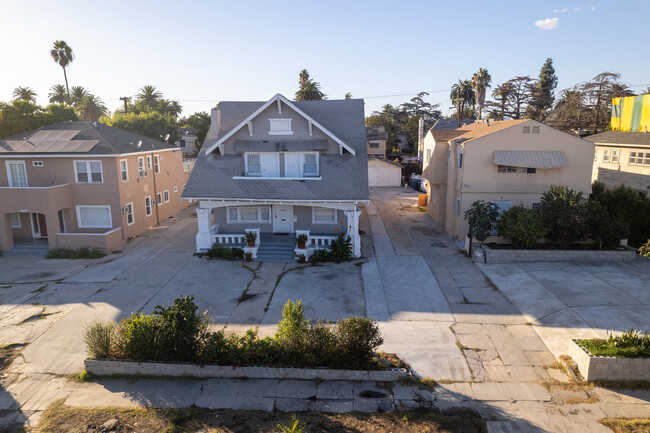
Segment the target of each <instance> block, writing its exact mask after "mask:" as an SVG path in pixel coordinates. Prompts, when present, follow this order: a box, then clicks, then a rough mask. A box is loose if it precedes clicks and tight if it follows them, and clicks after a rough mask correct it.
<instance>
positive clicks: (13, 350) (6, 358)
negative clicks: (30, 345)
mask: <svg viewBox="0 0 650 433" xmlns="http://www.w3.org/2000/svg"><path fill="white" fill-rule="evenodd" d="M25 346H27V344H25V343H14V344H8V345H6V346H3V347H0V373H2V372H4V371H5V369H6V368H8V367H9V366H10V365H11V363H12V362H14V359H16V358H17V357H18V356H19V355H20V349H22V348H23V347H25Z"/></svg>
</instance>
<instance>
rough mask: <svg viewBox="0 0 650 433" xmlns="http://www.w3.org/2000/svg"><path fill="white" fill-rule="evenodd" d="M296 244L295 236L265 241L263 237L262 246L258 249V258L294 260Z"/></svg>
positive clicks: (268, 260)
mask: <svg viewBox="0 0 650 433" xmlns="http://www.w3.org/2000/svg"><path fill="white" fill-rule="evenodd" d="M295 248H296V244H295V241H294V238H293V236H289V237H287V239H281V240H278V239H274V240H273V241H267V242H265V240H264V238H262V239H261V242H260V248H259V249H258V250H257V260H260V261H267V262H292V261H294V249H295Z"/></svg>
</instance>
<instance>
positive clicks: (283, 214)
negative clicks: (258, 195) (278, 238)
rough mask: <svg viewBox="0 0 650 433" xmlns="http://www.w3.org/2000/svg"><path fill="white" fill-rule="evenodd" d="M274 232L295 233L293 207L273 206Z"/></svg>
mask: <svg viewBox="0 0 650 433" xmlns="http://www.w3.org/2000/svg"><path fill="white" fill-rule="evenodd" d="M273 231H274V232H275V233H291V232H293V206H289V205H283V204H281V205H273Z"/></svg>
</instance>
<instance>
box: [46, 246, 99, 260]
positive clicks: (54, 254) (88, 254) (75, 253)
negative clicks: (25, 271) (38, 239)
mask: <svg viewBox="0 0 650 433" xmlns="http://www.w3.org/2000/svg"><path fill="white" fill-rule="evenodd" d="M105 255H106V254H104V253H102V252H101V251H99V250H98V249H96V248H90V247H81V248H77V249H74V250H73V249H72V248H52V249H51V250H50V251H48V253H47V256H45V258H46V259H101V258H102V257H104V256H105Z"/></svg>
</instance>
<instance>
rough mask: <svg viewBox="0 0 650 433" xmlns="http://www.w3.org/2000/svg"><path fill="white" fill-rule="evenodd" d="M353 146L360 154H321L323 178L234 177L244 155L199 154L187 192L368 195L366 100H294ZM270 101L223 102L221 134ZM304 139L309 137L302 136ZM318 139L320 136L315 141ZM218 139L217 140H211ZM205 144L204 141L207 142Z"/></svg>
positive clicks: (206, 195) (271, 196) (201, 195)
mask: <svg viewBox="0 0 650 433" xmlns="http://www.w3.org/2000/svg"><path fill="white" fill-rule="evenodd" d="M291 103H292V104H294V105H295V106H296V107H297V108H299V109H300V110H302V111H303V112H304V113H305V114H307V115H308V116H310V117H311V118H313V119H314V120H315V121H317V122H318V123H320V124H321V125H322V126H323V127H324V128H327V130H328V131H330V132H331V133H332V134H334V135H336V137H338V138H339V139H340V140H342V141H343V142H345V143H346V144H347V145H348V146H350V147H351V148H352V149H354V151H355V153H356V155H352V154H350V153H348V152H345V151H344V152H343V155H338V154H336V155H334V154H321V156H320V175H321V177H322V179H321V180H288V179H287V180H285V179H263V178H259V179H233V177H235V176H241V175H243V173H244V167H243V166H242V165H243V159H242V157H241V156H240V155H225V156H224V155H220V154H219V153H218V152H212V153H210V154H208V155H206V154H205V151H204V150H203V151H201V153H200V154H199V156H198V158H197V160H196V164H195V166H194V169H193V170H192V174H191V175H190V179H189V181H188V182H187V184H186V185H185V189H184V191H183V197H185V198H195V199H211V198H212V199H259V200H368V197H369V194H368V166H367V164H368V163H367V158H366V155H367V149H366V129H365V126H364V120H365V118H364V103H363V100H362V99H346V100H326V101H291ZM264 104H266V101H258V102H234V101H227V102H221V103H219V110H220V111H221V127H222V128H221V134H220V136H221V137H223V136H225V135H226V134H228V132H230V131H231V130H232V129H233V128H235V127H237V126H238V125H240V124H241V122H243V121H244V120H245V119H246V118H247V117H248V116H250V115H251V114H252V113H254V112H255V111H256V110H257V109H259V108H260V107H261V106H263V105H264ZM301 140H302V141H304V140H305V139H301ZM314 141H315V142H316V144H318V143H319V140H314ZM214 142H215V141H214V140H213V141H212V143H214ZM204 148H206V146H205V145H204Z"/></svg>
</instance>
